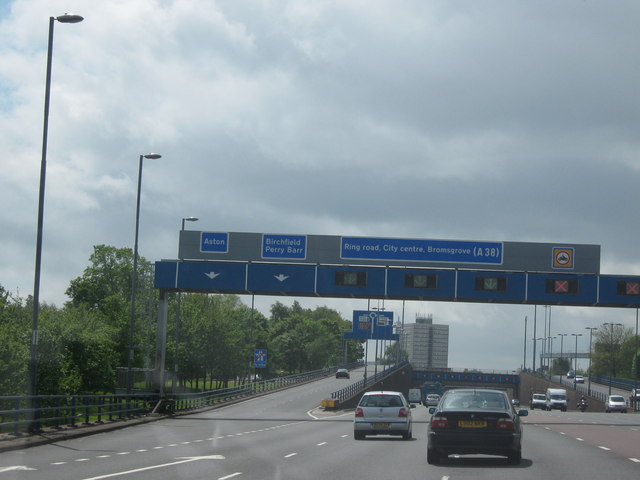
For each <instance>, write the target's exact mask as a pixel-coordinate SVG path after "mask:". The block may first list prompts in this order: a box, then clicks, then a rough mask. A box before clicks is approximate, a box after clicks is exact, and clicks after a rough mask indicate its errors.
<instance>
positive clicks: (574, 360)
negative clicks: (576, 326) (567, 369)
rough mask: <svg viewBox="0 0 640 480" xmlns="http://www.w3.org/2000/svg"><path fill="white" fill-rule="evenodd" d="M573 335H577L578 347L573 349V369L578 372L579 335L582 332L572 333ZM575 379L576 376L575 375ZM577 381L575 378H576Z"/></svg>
mask: <svg viewBox="0 0 640 480" xmlns="http://www.w3.org/2000/svg"><path fill="white" fill-rule="evenodd" d="M571 335H572V336H573V337H576V349H575V350H574V351H573V352H574V354H573V371H574V372H577V371H578V337H581V336H582V334H581V333H572V334H571ZM574 379H575V377H574ZM574 381H575V380H574Z"/></svg>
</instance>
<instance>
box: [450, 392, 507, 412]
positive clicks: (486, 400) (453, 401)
mask: <svg viewBox="0 0 640 480" xmlns="http://www.w3.org/2000/svg"><path fill="white" fill-rule="evenodd" d="M444 408H451V409H454V408H484V409H487V410H491V409H501V410H504V409H505V408H506V403H505V400H504V396H503V395H500V394H498V393H477V394H460V395H449V396H447V397H446V402H445V404H444Z"/></svg>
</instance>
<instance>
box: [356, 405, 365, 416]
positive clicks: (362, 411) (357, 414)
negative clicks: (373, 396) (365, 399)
mask: <svg viewBox="0 0 640 480" xmlns="http://www.w3.org/2000/svg"><path fill="white" fill-rule="evenodd" d="M356 417H364V410H362V409H361V408H360V407H358V408H356Z"/></svg>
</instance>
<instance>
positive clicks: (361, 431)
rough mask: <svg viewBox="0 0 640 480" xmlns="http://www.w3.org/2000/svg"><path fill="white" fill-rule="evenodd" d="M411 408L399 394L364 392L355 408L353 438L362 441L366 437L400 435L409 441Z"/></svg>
mask: <svg viewBox="0 0 640 480" xmlns="http://www.w3.org/2000/svg"><path fill="white" fill-rule="evenodd" d="M411 408H412V406H410V405H409V403H408V402H407V400H406V399H405V398H404V395H403V394H402V393H401V392H392V391H386V390H383V391H376V392H366V393H365V394H364V395H362V398H361V399H360V402H358V406H357V407H356V412H355V417H354V423H353V436H354V438H355V439H356V440H362V439H363V438H364V437H365V436H366V435H402V438H404V439H405V440H409V439H411V436H412V431H413V429H412V427H413V425H412V419H411Z"/></svg>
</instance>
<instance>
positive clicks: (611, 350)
mask: <svg viewBox="0 0 640 480" xmlns="http://www.w3.org/2000/svg"><path fill="white" fill-rule="evenodd" d="M602 326H603V327H606V326H609V327H611V335H610V336H609V340H610V343H609V362H610V363H609V367H610V368H609V370H610V371H609V395H611V377H613V375H614V373H615V371H614V370H615V369H614V368H613V364H614V359H613V327H622V324H621V323H610V322H606V323H603V324H602Z"/></svg>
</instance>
